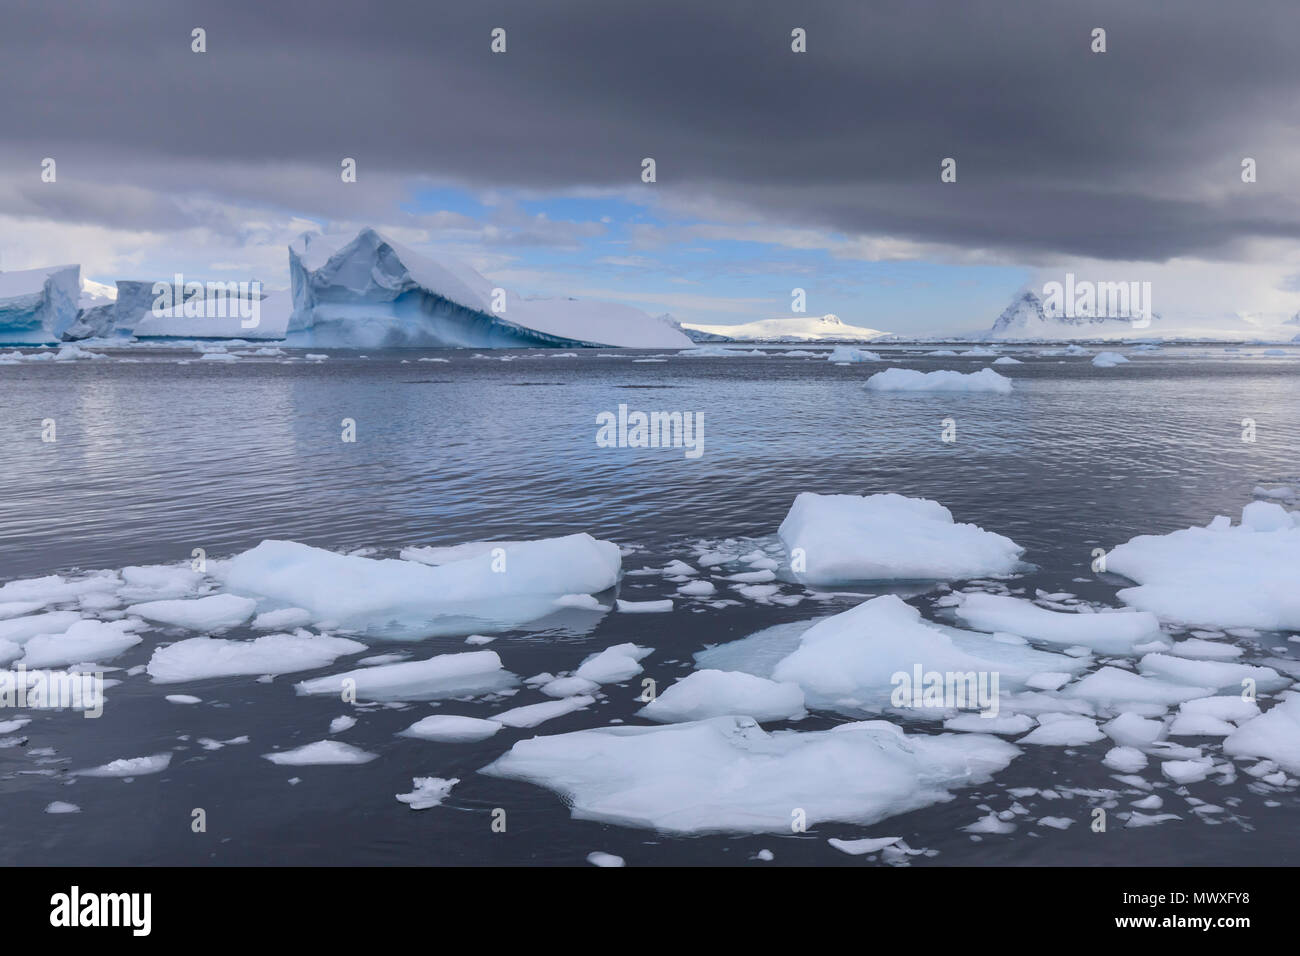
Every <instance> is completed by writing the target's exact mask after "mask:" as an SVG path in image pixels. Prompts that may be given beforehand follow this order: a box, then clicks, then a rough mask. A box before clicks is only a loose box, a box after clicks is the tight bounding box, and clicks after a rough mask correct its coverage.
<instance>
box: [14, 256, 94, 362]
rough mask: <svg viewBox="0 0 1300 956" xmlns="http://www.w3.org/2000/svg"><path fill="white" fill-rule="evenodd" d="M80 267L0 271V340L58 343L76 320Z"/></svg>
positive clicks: (40, 343)
mask: <svg viewBox="0 0 1300 956" xmlns="http://www.w3.org/2000/svg"><path fill="white" fill-rule="evenodd" d="M80 299H81V266H52V267H50V268H47V269H27V270H24V271H22V272H0V343H4V344H6V345H42V344H45V343H48V342H58V341H59V340H60V338H61V337H62V335H63V333H64V332H66V331H67V330H68V329H69V328H71V327H72V326H73V325H74V324H75V323H76V321H77V313H78V311H79V309H80V305H79V301H80Z"/></svg>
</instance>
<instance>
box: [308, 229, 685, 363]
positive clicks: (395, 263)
mask: <svg viewBox="0 0 1300 956" xmlns="http://www.w3.org/2000/svg"><path fill="white" fill-rule="evenodd" d="M289 276H290V281H291V283H292V294H293V315H292V317H291V318H290V319H289V324H288V334H287V337H286V344H288V345H291V346H311V347H316V348H324V347H345V348H347V347H358V348H403V347H424V348H448V347H450V348H456V347H460V348H538V347H562V348H573V347H601V346H606V347H608V346H615V347H617V346H623V347H627V348H685V347H688V346H690V345H691V344H692V343H691V340H690V339H689V338H687V337H686V335H685V334H684V333H682V332H681V331H680V329H678V328H675V327H674V325H673V324H670V322H669V321H666V320H664V319H656V318H653V317H652V316H650V315H648V314H646V313H645V312H642V311H641V310H640V309H635V308H632V307H631V306H626V305H619V304H616V303H610V302H597V301H592V300H584V299H571V298H533V297H528V298H525V297H523V296H520V295H518V294H517V293H514V292H511V291H508V290H504V289H497V288H494V287H493V285H492V283H491V282H490V281H489V280H488V279H486V278H485V277H484V276H482V275H480V274H479V273H478V272H476V271H475V270H474V269H472V268H470V267H469V266H467V265H465V264H464V263H461V262H458V261H456V260H454V259H450V258H445V257H437V258H435V257H433V256H427V255H424V254H422V253H417V252H415V251H413V250H411V249H409V248H407V247H406V246H404V245H402V244H401V243H398V242H395V241H394V240H392V239H389V238H387V237H385V236H383V235H381V234H380V233H378V232H376V231H375V230H374V229H370V228H365V229H362V230H361V231H360V232H359V233H357V235H356V236H355V237H353V238H352V239H347V238H346V237H337V236H326V235H319V234H315V233H305V234H304V235H302V236H300V237H299V238H298V239H296V240H295V241H294V242H293V243H291V244H290V246H289Z"/></svg>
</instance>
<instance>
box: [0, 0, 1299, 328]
mask: <svg viewBox="0 0 1300 956" xmlns="http://www.w3.org/2000/svg"><path fill="white" fill-rule="evenodd" d="M0 18H2V19H0V27H2V28H0V89H3V91H4V94H3V97H2V98H0V268H4V269H16V268H30V267H35V266H40V265H49V264H53V263H55V262H68V261H73V262H81V263H82V264H83V270H84V272H85V273H86V274H89V275H91V276H93V277H95V278H97V279H102V280H105V281H111V280H112V279H114V278H117V277H140V278H149V277H154V276H157V275H163V274H170V273H171V272H173V271H176V270H184V271H191V272H193V273H195V274H196V275H198V274H202V275H203V276H204V277H214V278H223V277H228V276H234V275H242V276H247V275H249V274H253V275H256V276H257V277H260V278H262V279H263V280H264V281H266V282H267V283H268V284H271V285H276V284H284V283H285V282H286V281H287V270H286V263H287V257H286V253H285V249H284V247H285V245H286V244H287V242H288V240H289V239H290V238H292V237H293V236H294V235H296V234H298V233H299V232H302V231H303V230H305V229H317V228H323V229H326V230H329V231H335V230H340V229H355V228H357V227H358V226H360V225H363V224H373V225H376V226H378V227H380V228H384V229H388V230H390V231H392V232H393V233H394V235H395V236H397V237H400V238H403V239H405V240H407V241H409V242H412V243H415V244H417V245H424V246H426V247H428V248H429V249H431V250H437V251H444V252H452V253H455V254H458V255H462V256H464V257H466V258H468V259H469V260H470V261H471V262H472V263H473V264H474V265H476V266H477V267H479V268H480V269H481V270H483V271H485V272H486V273H487V274H489V275H490V276H491V277H492V278H494V279H495V280H498V281H502V282H503V283H506V284H511V285H514V286H516V287H518V288H520V289H521V291H525V292H548V293H551V292H554V293H560V292H564V293H573V294H581V295H604V296H607V297H614V298H620V299H623V300H625V301H629V302H632V303H633V304H637V305H641V306H643V307H645V308H647V309H651V310H653V311H656V312H662V311H671V312H673V313H674V314H676V315H677V316H678V317H679V318H683V319H685V320H687V321H700V322H734V321H746V320H751V319H757V318H765V317H771V316H776V315H781V314H789V303H790V290H791V288H793V287H795V286H799V287H803V288H805V289H807V291H808V302H809V310H810V311H812V312H816V313H821V312H837V313H839V314H840V315H841V317H842V318H844V319H845V320H846V321H850V322H853V323H855V324H861V325H870V326H873V327H876V328H885V329H889V330H893V331H902V332H925V331H937V330H946V329H959V328H979V327H984V326H987V325H988V324H990V323H991V322H992V320H993V318H994V317H995V316H996V314H997V312H998V311H1000V309H1001V308H1002V306H1003V305H1005V303H1006V301H1007V300H1009V299H1010V298H1011V296H1012V294H1013V293H1014V292H1015V291H1016V289H1017V287H1018V286H1020V285H1021V284H1024V283H1032V282H1041V281H1042V277H1043V276H1045V275H1054V274H1057V273H1060V272H1063V271H1065V270H1073V271H1075V272H1077V273H1080V274H1086V275H1095V276H1097V277H1098V278H1104V279H1108V280H1129V279H1146V280H1149V281H1152V282H1153V287H1154V289H1153V299H1154V305H1155V308H1156V310H1157V311H1159V312H1162V313H1164V314H1165V315H1170V314H1176V315H1180V316H1181V314H1182V313H1186V314H1187V316H1188V317H1189V318H1191V317H1197V316H1200V317H1203V316H1211V317H1213V316H1216V315H1218V314H1224V313H1229V312H1236V313H1244V314H1261V313H1277V314H1279V315H1281V314H1290V313H1292V312H1294V311H1296V309H1298V308H1300V198H1298V197H1300V192H1298V191H1297V189H1296V184H1297V177H1298V176H1300V152H1298V151H1297V147H1298V146H1300V56H1297V54H1296V52H1295V48H1294V47H1295V42H1296V38H1297V37H1300V3H1297V2H1295V0H1278V2H1252V0H1242V2H1233V3H1225V2H1222V0H1179V2H1178V3H1156V2H1149V0H1148V2H1134V0H1123V2H1108V0H1103V2H1087V3H1082V2H1068V3H1066V2H1060V3H1057V2H1034V3H1027V2H1024V0H1008V2H985V0H979V2H974V0H972V2H954V0H949V2H944V3H938V2H925V0H897V2H870V0H866V2H859V0H838V2H833V3H832V2H818V0H811V2H810V0H800V2H797V3H796V2H784V3H776V2H762V0H736V2H732V0H652V2H647V3H634V2H631V0H618V2H615V0H529V2H506V3H502V2H492V0H474V2H468V0H466V2H460V3H442V2H431V0H410V2H401V3H398V2H382V0H379V2H370V0H368V2H365V3H361V2H337V0H310V2H296V0H295V2H286V0H276V2H268V0H259V2H242V0H222V2H219V3H218V2H215V0H207V2H198V0H194V2H187V0H156V2H155V0H129V2H127V0H123V2H96V0H82V2H77V3H71V2H59V0H36V2H18V0H0ZM196 27H202V28H203V29H205V30H206V33H207V52H206V53H194V52H192V50H191V31H192V30H193V29H194V28H196ZM495 27H501V28H504V29H505V30H506V42H507V51H506V52H505V53H504V54H494V53H492V52H491V50H490V42H491V37H490V33H491V31H492V29H493V28H495ZM795 27H802V28H804V29H805V30H806V31H807V52H806V53H794V52H792V51H791V36H790V32H791V30H792V29H793V28H795ZM1097 27H1101V28H1104V29H1105V30H1106V45H1107V51H1106V52H1105V53H1101V54H1099V53H1094V52H1092V49H1091V46H1092V42H1093V40H1092V36H1091V33H1092V30H1093V29H1094V28H1097ZM45 157H51V158H54V159H55V161H56V163H57V180H56V181H55V182H54V183H46V182H42V181H41V161H42V159H44V158H45ZM343 157H353V158H355V159H356V161H357V167H358V177H357V182H356V183H343V182H342V181H341V178H340V175H339V171H340V165H339V164H340V161H341V160H342V158H343ZM644 157H653V158H654V159H655V161H656V164H657V182H656V183H654V184H652V185H647V184H644V183H642V182H641V179H640V174H641V161H642V159H643V158H644ZM945 157H953V158H955V159H956V160H957V182H955V183H942V182H940V175H939V174H940V162H941V160H943V159H944V158H945ZM1245 157H1250V158H1253V159H1254V160H1255V161H1256V163H1257V168H1258V181H1257V182H1254V183H1250V184H1247V183H1243V182H1242V178H1241V163H1242V160H1243V158H1245Z"/></svg>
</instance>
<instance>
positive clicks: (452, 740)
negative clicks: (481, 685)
mask: <svg viewBox="0 0 1300 956" xmlns="http://www.w3.org/2000/svg"><path fill="white" fill-rule="evenodd" d="M501 727H502V725H501V724H500V723H498V722H497V721H495V720H482V719H480V718H478V717H459V716H453V715H451V714H434V715H433V716H431V717H425V718H424V719H422V720H417V721H416V722H415V723H413V724H411V726H409V727H407V728H406V729H405V730H403V731H402V732H401V735H402V736H403V737H418V738H420V739H421V740H435V741H438V742H439V743H449V744H460V743H473V742H474V741H476V740H486V739H487V738H488V737H491V736H492V735H493V734H495V733H496V732H497V731H498V730H500V729H501Z"/></svg>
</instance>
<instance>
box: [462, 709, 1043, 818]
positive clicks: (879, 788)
mask: <svg viewBox="0 0 1300 956" xmlns="http://www.w3.org/2000/svg"><path fill="white" fill-rule="evenodd" d="M1019 753H1020V751H1019V749H1017V748H1016V747H1014V746H1012V745H1011V744H1008V743H1007V742H1005V741H1002V740H998V739H997V738H995V737H989V736H985V735H981V734H942V735H937V736H930V735H912V736H908V735H905V734H904V733H903V732H902V731H901V730H900V729H899V728H897V727H895V726H893V725H892V724H888V723H886V722H883V721H868V722H863V723H851V724H840V725H839V726H837V727H836V728H835V729H834V730H830V731H820V732H813V733H798V732H793V731H784V732H778V733H773V734H768V733H765V732H764V731H763V730H762V729H761V728H759V727H758V725H757V724H756V723H754V721H752V720H749V719H747V718H734V717H715V718H712V719H709V720H703V721H695V722H692V723H686V724H664V725H661V726H655V727H602V728H598V729H594V730H581V731H576V732H574V733H569V734H561V735H558V736H549V737H534V738H532V739H529V740H521V741H519V742H518V743H516V744H515V745H514V747H512V748H511V749H510V751H509V752H508V753H506V754H505V755H504V756H502V757H501V758H499V759H498V760H496V761H495V762H494V763H492V764H490V765H489V766H487V767H485V768H483V770H482V771H481V772H482V773H486V774H489V775H491V776H497V777H506V778H511V779H518V780H526V781H529V782H532V783H536V784H538V785H540V786H544V787H547V788H549V789H551V790H554V791H556V792H558V793H560V794H562V795H563V796H564V797H565V799H566V801H567V802H568V803H569V806H570V811H571V813H572V814H573V816H574V817H575V818H577V819H583V820H598V821H602V822H606V823H614V824H618V825H622V826H635V827H647V828H653V829H657V830H662V831H665V832H669V833H683V834H685V833H705V832H743V833H780V832H789V827H790V821H791V811H792V810H793V809H794V808H798V809H801V810H803V811H804V813H805V814H806V818H807V822H808V824H809V825H815V824H817V823H823V822H829V821H838V822H843V823H859V824H863V825H870V824H872V823H875V822H877V821H879V820H883V819H884V818H886V817H889V816H893V815H895V814H899V813H905V812H907V811H909V810H915V809H918V808H920V807H924V806H929V805H930V804H933V803H938V802H942V801H944V800H947V799H950V796H951V795H950V793H949V789H950V788H955V787H959V786H969V785H977V784H980V783H984V782H987V781H988V780H989V779H990V778H991V776H992V775H993V774H994V773H996V772H998V771H1000V770H1002V769H1004V768H1005V767H1006V766H1007V764H1009V763H1010V762H1011V760H1012V759H1013V758H1015V757H1016V756H1017V755H1018V754H1019Z"/></svg>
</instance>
